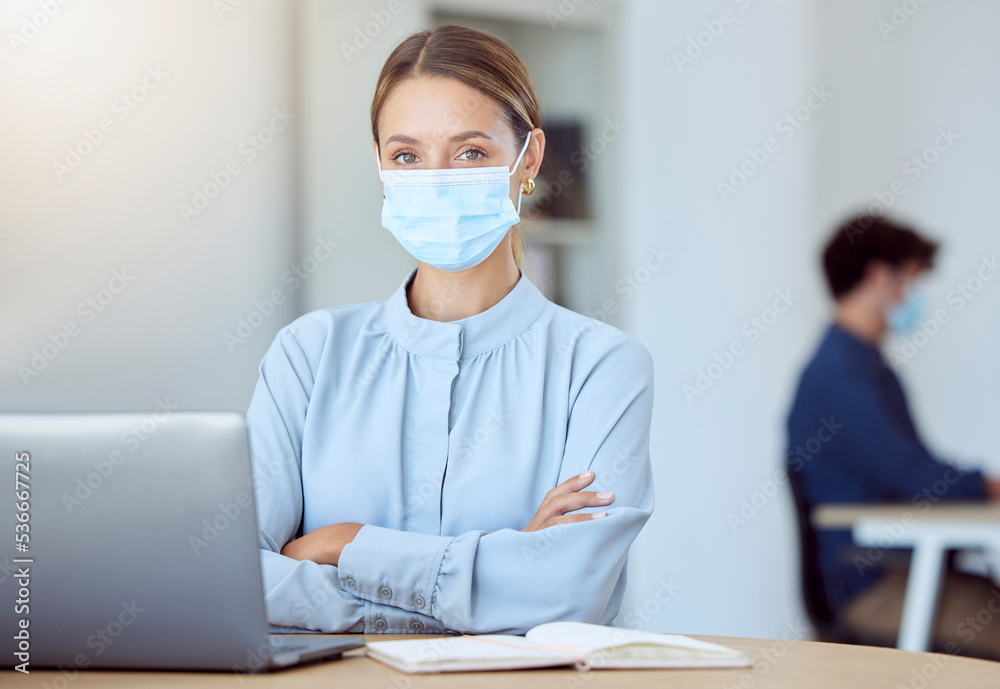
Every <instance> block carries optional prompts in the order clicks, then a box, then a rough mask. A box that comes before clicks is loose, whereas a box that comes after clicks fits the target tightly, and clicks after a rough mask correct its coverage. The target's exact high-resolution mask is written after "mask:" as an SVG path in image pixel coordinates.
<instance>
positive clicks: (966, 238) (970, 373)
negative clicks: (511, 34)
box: [619, 0, 1000, 637]
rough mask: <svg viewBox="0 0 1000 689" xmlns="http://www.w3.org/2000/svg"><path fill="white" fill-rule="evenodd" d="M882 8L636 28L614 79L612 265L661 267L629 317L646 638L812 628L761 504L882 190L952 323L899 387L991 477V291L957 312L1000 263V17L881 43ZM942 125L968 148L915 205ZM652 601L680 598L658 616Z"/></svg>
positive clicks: (775, 517) (775, 518)
mask: <svg viewBox="0 0 1000 689" xmlns="http://www.w3.org/2000/svg"><path fill="white" fill-rule="evenodd" d="M893 4H894V3H893V2H890V1H888V0H884V1H883V0H879V1H878V2H862V1H861V0H855V1H852V2H839V3H825V2H812V3H802V2H792V1H791V0H786V1H783V2H773V3H760V2H749V3H747V2H742V1H740V2H730V1H729V0H724V1H723V0H715V1H713V2H711V3H703V2H671V3H659V2H652V1H637V2H634V3H632V4H631V5H630V7H631V10H632V11H631V13H630V21H629V23H628V26H629V28H628V32H629V35H630V40H629V41H627V44H628V45H629V46H630V51H629V57H628V59H627V60H626V62H627V64H628V69H627V70H626V79H627V83H628V87H627V92H628V94H629V97H628V103H629V107H630V113H631V116H632V117H633V118H634V119H635V120H636V122H637V126H636V127H635V128H634V131H633V132H631V136H629V137H628V141H627V147H628V148H627V150H628V154H627V155H626V159H627V160H628V161H629V166H628V174H630V177H629V179H628V180H627V181H626V184H625V188H626V189H628V190H629V193H628V201H627V203H626V205H627V207H628V208H629V211H628V213H627V215H626V217H625V219H624V221H623V223H622V226H623V227H624V228H626V230H627V232H626V234H625V236H624V237H623V241H624V242H625V243H626V245H627V247H628V248H627V249H626V250H625V255H626V257H629V256H630V257H632V266H631V267H634V266H635V265H637V264H638V262H639V259H640V257H641V256H642V255H644V253H645V251H646V249H647V247H648V246H650V245H653V244H655V243H658V242H664V243H666V244H667V246H668V248H669V249H670V250H671V251H673V252H674V258H673V259H672V263H671V264H670V265H669V266H668V267H667V269H666V270H665V271H663V272H662V274H660V275H657V276H655V277H654V278H653V279H652V280H650V282H649V283H648V286H647V287H646V288H644V289H643V290H642V291H641V292H639V294H638V295H637V296H636V298H635V299H633V300H631V301H630V303H629V304H628V307H629V312H628V316H629V317H628V319H627V321H626V323H627V328H628V329H630V330H632V331H633V332H635V333H636V334H637V335H638V336H639V337H640V338H641V339H642V340H643V341H644V342H645V343H646V344H647V346H649V348H650V349H651V350H652V352H653V356H654V358H655V361H656V366H657V392H656V411H655V417H654V422H653V425H654V433H653V447H652V453H653V457H654V462H655V465H656V468H655V480H656V495H657V508H656V511H655V513H654V515H653V518H652V519H651V522H650V524H649V526H648V527H647V528H646V530H645V531H644V532H643V533H642V534H640V537H639V540H638V542H637V545H636V547H635V548H634V549H633V566H632V567H633V568H632V570H631V572H632V576H631V578H630V587H629V592H628V596H629V598H628V603H627V605H626V607H625V611H626V614H627V612H628V611H630V610H633V609H634V608H635V606H644V605H645V606H648V608H647V609H648V610H650V611H653V612H655V614H654V615H651V616H649V618H648V619H643V618H638V619H641V620H642V621H643V623H644V624H645V626H646V628H648V629H655V630H659V631H682V632H702V633H714V634H733V635H748V636H766V637H780V636H782V635H783V634H785V633H786V631H787V630H788V627H787V626H786V625H787V624H788V623H789V622H794V623H798V622H800V621H804V619H805V617H804V614H803V613H802V610H801V607H800V602H799V593H798V571H797V560H796V557H797V551H796V545H795V533H794V521H793V513H792V511H791V505H790V501H789V500H788V497H787V495H786V492H785V491H786V488H784V487H781V490H780V492H778V493H777V495H776V496H775V497H774V498H772V499H767V498H766V495H764V493H767V492H770V490H771V489H770V487H769V486H767V485H764V486H763V487H762V486H761V485H760V484H758V482H760V481H763V482H765V484H766V482H767V480H768V479H769V478H773V476H774V472H775V471H777V470H778V468H779V467H780V461H781V456H782V451H783V421H784V418H785V414H786V412H787V408H788V405H789V403H790V398H791V394H792V386H793V385H794V382H795V380H796V378H797V375H798V372H799V371H800V369H801V366H802V365H803V364H804V361H805V359H806V358H807V357H808V356H809V355H810V354H811V353H812V350H813V347H814V346H815V342H816V339H817V338H818V337H819V335H820V334H821V330H822V328H823V326H824V324H825V322H826V320H827V318H828V314H829V303H828V300H827V297H826V294H825V291H824V287H823V283H822V277H821V272H820V263H819V252H820V250H821V247H822V244H823V242H824V241H825V239H826V238H827V236H828V233H829V232H830V231H832V229H833V227H834V225H835V223H836V222H837V221H838V220H840V219H841V218H842V217H843V216H844V215H845V214H847V213H848V212H850V211H852V210H853V209H855V208H856V207H857V206H858V205H860V204H861V203H862V202H868V201H870V200H871V198H872V197H871V194H872V192H873V191H876V190H882V189H885V188H888V185H889V184H890V183H891V182H892V180H893V179H896V178H899V177H901V178H903V179H904V180H907V183H908V188H909V189H910V193H908V194H907V195H905V196H904V197H902V198H901V199H900V200H899V201H898V202H897V203H896V206H895V208H893V210H897V209H898V211H900V213H899V215H900V217H901V218H903V219H907V220H911V221H913V222H914V223H916V224H917V226H918V227H919V228H920V229H923V230H925V231H926V232H927V233H928V234H932V235H933V236H936V237H938V238H940V239H942V240H943V241H944V243H945V250H944V251H943V255H942V257H941V258H942V260H941V264H940V268H939V270H937V271H936V273H935V277H934V279H933V281H932V282H931V283H930V285H929V287H930V289H931V297H932V302H933V308H946V309H948V311H949V313H950V314H951V316H952V318H951V320H950V321H949V323H948V324H946V325H945V326H944V327H942V328H941V329H940V331H939V332H938V334H937V335H936V336H935V337H933V338H930V339H928V340H927V341H926V342H927V344H926V346H924V347H922V348H919V349H918V353H917V355H916V356H914V357H913V358H912V360H911V361H910V362H909V363H907V364H906V365H905V366H903V367H902V371H901V374H902V376H903V377H904V383H905V384H908V387H909V389H910V392H911V402H912V404H913V407H914V409H915V411H916V413H917V416H918V421H919V422H922V429H923V430H924V431H925V432H926V435H927V436H928V439H929V441H930V442H931V443H932V445H933V446H934V447H935V448H937V449H939V450H940V451H941V453H942V454H944V455H946V456H949V457H954V456H958V457H961V458H963V459H970V460H974V459H984V457H988V456H989V455H992V461H993V463H992V467H993V468H994V470H995V471H1000V463H998V462H1000V452H997V450H996V447H997V442H996V440H997V436H996V432H995V430H994V429H995V421H994V419H995V417H996V413H997V409H998V407H1000V405H998V399H1000V393H998V392H997V387H996V380H997V379H998V372H1000V370H998V369H1000V363H998V361H997V359H996V357H995V355H994V354H995V351H996V344H995V343H996V341H997V338H998V336H1000V332H998V326H1000V319H998V318H997V314H998V313H1000V310H998V308H997V307H998V306H1000V280H995V281H993V282H992V283H985V285H984V286H983V288H982V290H981V292H980V293H979V295H977V296H976V298H975V299H974V300H972V301H969V302H967V303H966V304H965V308H964V309H962V310H961V311H959V310H958V308H957V301H958V300H957V298H956V297H954V295H953V297H952V299H953V301H952V302H949V300H948V293H949V290H952V289H953V288H954V287H955V285H956V284H957V283H960V282H961V283H965V282H966V280H968V279H969V278H971V277H973V276H974V274H975V271H976V269H977V268H978V266H979V265H980V260H981V259H982V258H983V257H991V256H993V255H994V254H1000V251H998V249H1000V246H998V244H1000V233H998V232H997V230H996V227H997V214H998V212H1000V211H998V210H997V208H996V205H995V203H993V202H992V200H991V199H993V198H995V188H996V186H997V181H998V180H997V177H998V174H1000V173H998V172H997V168H996V165H995V159H996V156H997V151H998V143H1000V142H998V136H1000V135H998V134H997V131H996V126H995V124H996V122H997V121H998V114H1000V113H998V112H997V110H998V108H1000V97H998V96H997V94H996V91H995V89H991V88H990V87H989V86H988V85H989V84H993V83H995V82H996V78H997V68H996V65H997V64H998V57H1000V56H998V51H1000V46H998V44H997V43H996V41H995V38H994V37H993V36H992V33H993V32H992V27H995V26H996V24H997V20H998V19H1000V16H998V14H1000V7H998V6H996V4H995V3H989V2H985V1H983V2H973V1H966V2H956V3H947V4H945V3H928V4H927V5H926V6H924V7H923V8H922V9H921V10H920V11H919V12H918V13H917V14H916V15H914V16H913V17H911V18H910V19H909V20H908V21H907V22H906V23H905V24H903V26H902V27H901V30H900V31H898V32H892V33H891V34H890V35H889V36H888V38H883V36H882V34H881V33H880V31H879V28H878V27H879V25H878V21H879V19H887V20H888V19H891V15H892V12H893ZM742 6H746V9H745V10H742V9H740V8H741V7H742ZM723 9H730V10H731V11H732V13H733V15H732V17H733V21H732V23H731V24H728V25H725V26H724V30H723V31H722V32H721V35H719V36H718V37H713V38H712V42H711V44H710V45H709V46H708V47H707V48H705V49H704V50H703V54H702V55H700V56H699V57H697V58H696V59H695V61H694V63H693V64H690V65H686V66H685V67H684V69H683V70H682V71H679V70H678V68H677V67H676V65H675V63H674V61H673V60H672V59H671V58H672V53H673V52H674V51H675V50H683V49H684V47H685V45H686V42H687V39H688V37H691V36H696V35H697V34H698V33H699V32H700V31H703V30H704V29H705V26H704V24H703V22H705V21H709V22H711V21H712V20H713V19H716V18H718V17H719V15H720V12H721V11H722V10H723ZM716 30H718V27H716ZM705 42H706V43H709V41H708V40H707V39H706V40H705ZM812 85H816V86H821V85H825V87H826V89H827V91H830V92H832V93H833V95H832V96H830V97H829V99H828V102H827V103H826V104H824V105H823V106H822V108H820V109H818V110H816V111H814V112H813V114H812V115H811V116H810V118H809V121H808V122H806V123H805V124H804V125H803V126H802V128H801V129H798V130H796V134H795V135H794V136H793V137H792V138H791V139H789V140H785V139H784V138H783V137H781V136H779V137H778V141H779V143H780V148H779V150H778V151H777V153H776V154H774V155H773V156H772V157H771V159H770V160H769V161H768V162H767V163H766V164H765V165H764V166H763V167H762V168H761V169H760V170H759V171H758V172H757V173H756V174H755V175H754V176H752V177H751V178H750V179H749V181H748V182H747V183H746V185H745V186H744V187H743V188H741V189H740V190H739V191H738V192H737V193H736V194H734V195H732V196H731V197H730V198H729V200H728V202H723V201H722V200H721V198H720V195H719V194H718V193H715V183H716V181H717V180H719V179H720V178H722V177H723V176H725V175H727V171H728V169H729V166H730V165H732V164H739V163H740V161H742V160H744V159H745V158H746V155H747V154H746V153H745V151H746V149H747V147H751V146H753V147H757V146H760V145H761V143H762V141H763V139H764V138H765V137H766V136H769V135H770V136H774V135H775V133H776V132H775V130H774V123H775V120H776V119H777V118H778V117H780V116H781V115H782V114H783V113H785V112H786V111H789V110H793V109H794V108H795V107H796V106H798V105H800V104H802V103H803V102H805V98H806V96H807V95H808V92H809V90H810V87H811V86H812ZM814 102H816V101H814ZM948 126H952V127H953V128H954V130H955V131H956V132H958V133H960V134H961V135H962V137H963V138H962V139H961V140H959V141H958V142H956V144H955V145H954V147H953V148H952V149H950V150H949V151H948V152H946V153H944V154H942V156H941V158H940V160H939V161H938V162H937V163H935V164H934V165H933V166H932V167H931V168H930V170H928V172H927V173H926V174H925V175H923V177H922V179H920V180H919V181H917V182H912V183H911V182H910V178H908V177H906V176H905V175H903V174H902V172H901V166H902V165H903V163H904V162H905V161H906V160H907V159H908V158H910V157H911V156H912V155H914V154H918V153H920V152H921V151H922V150H923V149H924V148H925V147H927V146H929V145H932V143H933V141H934V138H935V136H936V133H935V132H936V129H937V128H938V127H948ZM629 268H630V266H629V265H628V259H626V265H625V268H624V269H625V270H628V269H629ZM971 287H973V288H974V287H977V285H976V284H975V283H973V284H972V285H971ZM779 288H791V289H792V290H793V291H794V292H795V293H796V294H798V295H801V297H800V299H799V300H798V301H796V302H795V303H794V305H793V306H792V307H791V308H790V309H789V310H788V312H787V313H785V314H783V315H780V316H779V317H778V319H777V321H776V322H775V323H774V325H773V327H771V328H770V329H769V330H768V331H767V332H765V333H763V335H762V336H761V337H760V338H759V340H758V341H757V342H754V343H750V342H749V339H750V338H749V337H746V336H742V335H741V327H742V324H743V323H744V322H745V321H746V319H748V318H750V317H752V316H754V315H756V314H760V313H761V311H762V310H763V309H765V308H766V307H767V306H768V304H769V301H770V299H771V297H772V295H773V294H774V291H775V290H776V289H779ZM732 341H739V342H742V343H743V344H744V345H746V349H745V353H744V354H743V356H741V357H739V358H736V359H735V360H734V363H733V365H732V366H731V367H730V368H729V369H727V370H725V371H724V372H723V373H722V375H721V377H719V378H718V380H716V381H714V382H713V384H712V386H711V388H710V389H708V390H707V391H706V392H705V394H704V395H703V396H699V397H697V398H695V401H694V403H693V404H689V403H688V401H687V400H686V399H685V395H684V393H683V392H682V386H683V385H684V384H693V383H694V381H695V375H696V372H697V371H698V370H699V369H705V368H706V367H707V366H708V365H709V364H711V363H712V362H713V357H714V355H715V354H716V353H718V352H722V350H723V349H724V348H725V347H726V346H727V345H728V344H729V343H730V342H732ZM755 494H757V495H756V497H757V499H758V504H759V505H762V506H761V507H759V508H758V509H757V511H756V514H754V515H753V516H752V518H751V519H749V520H748V521H747V523H746V524H745V525H741V526H739V528H737V529H736V530H735V533H734V530H733V529H732V528H730V526H729V525H727V515H729V514H731V513H735V514H736V515H737V516H739V512H738V510H739V508H740V506H741V501H742V500H743V499H747V500H753V499H754V496H755ZM664 580H665V581H667V582H668V583H669V582H670V580H673V582H674V583H675V584H676V585H678V586H679V587H680V589H679V590H678V591H676V593H675V594H674V596H673V598H671V599H670V600H669V602H668V603H666V604H661V603H659V602H658V600H657V595H660V597H661V598H664V597H665V596H664V594H663V593H662V591H663V589H662V588H661V587H662V584H661V582H662V581H664ZM623 619H627V618H622V617H620V618H619V621H622V620H623ZM633 619H636V618H633Z"/></svg>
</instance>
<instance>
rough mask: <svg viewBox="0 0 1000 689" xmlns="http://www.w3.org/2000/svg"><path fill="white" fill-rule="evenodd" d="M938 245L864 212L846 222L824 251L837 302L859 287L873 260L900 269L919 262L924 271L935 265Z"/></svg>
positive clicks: (896, 224) (828, 274)
mask: <svg viewBox="0 0 1000 689" xmlns="http://www.w3.org/2000/svg"><path fill="white" fill-rule="evenodd" d="M937 250H938V243H937V242H934V241H931V240H930V239H927V238H925V237H922V236H920V235H919V234H917V233H916V232H915V231H913V230H912V229H911V228H909V227H907V226H905V225H901V224H899V223H896V222H893V221H892V220H888V219H886V218H884V217H882V216H878V215H870V214H867V213H862V214H860V215H856V216H854V217H853V218H850V219H849V220H846V221H844V223H842V224H841V225H840V227H838V228H837V230H836V231H835V232H834V233H833V236H832V237H830V240H829V241H828V242H827V244H826V248H825V249H824V250H823V270H824V271H825V272H826V283H827V286H828V287H829V288H830V293H831V294H832V295H833V298H834V299H839V298H840V297H841V296H843V295H845V294H847V293H848V292H850V291H851V290H852V289H854V288H855V287H857V286H858V284H860V283H861V281H862V280H863V279H864V277H865V270H866V269H867V268H868V264H869V263H870V262H871V261H883V262H885V263H887V264H889V265H890V266H893V267H897V268H898V267H900V266H902V265H903V264H904V263H907V262H909V261H917V262H918V263H920V264H922V265H923V267H924V268H925V269H929V268H931V267H933V265H934V256H935V254H936V253H937Z"/></svg>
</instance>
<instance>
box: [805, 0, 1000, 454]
mask: <svg viewBox="0 0 1000 689" xmlns="http://www.w3.org/2000/svg"><path fill="white" fill-rule="evenodd" d="M823 7H824V13H823V25H824V26H826V27H828V31H827V32H826V34H825V37H824V38H825V40H824V43H823V54H824V65H825V67H824V71H825V73H826V75H827V76H828V78H829V80H830V81H831V82H832V83H834V84H836V85H837V87H838V88H839V91H840V92H841V93H842V94H843V99H842V101H841V105H842V106H843V107H841V108H839V109H837V110H836V111H831V117H830V118H828V119H826V120H824V121H823V123H822V124H823V126H824V128H825V129H824V132H823V141H824V149H823V154H822V161H823V165H822V166H821V169H820V174H821V179H820V185H819V190H820V196H819V199H818V201H819V210H820V213H821V215H822V217H824V218H831V219H832V218H835V217H838V216H839V214H840V213H842V211H843V210H844V209H845V208H854V207H856V206H858V205H861V204H862V203H864V204H870V203H872V202H873V201H874V200H875V198H874V195H873V193H874V192H876V191H878V192H880V193H882V194H885V192H886V191H887V190H889V185H890V184H891V182H892V181H893V180H897V179H898V180H901V181H902V182H903V183H904V185H905V189H906V190H907V191H906V193H905V194H904V195H902V196H901V197H899V198H898V199H897V200H896V201H895V202H894V204H893V207H892V208H890V213H895V214H896V215H898V216H899V217H900V218H903V219H905V220H907V221H910V222H912V223H913V224H914V225H915V226H916V227H917V228H918V229H919V230H922V231H924V232H925V233H926V234H928V235H930V236H932V237H934V238H936V239H938V240H939V241H941V243H942V245H943V246H942V250H941V252H940V254H939V264H938V266H937V268H936V269H935V270H934V271H933V273H931V274H930V275H929V276H928V277H929V280H928V284H927V291H928V296H929V301H930V302H931V303H930V306H929V310H930V311H931V312H934V311H937V310H938V309H943V310H944V311H945V314H946V316H947V319H948V320H947V322H946V323H944V324H943V325H942V327H941V328H940V330H939V331H938V332H937V333H936V334H935V335H934V336H933V337H924V336H923V335H917V336H914V342H915V344H914V347H913V348H912V349H909V348H907V349H905V350H904V349H902V344H901V343H896V344H894V345H893V346H892V347H891V348H890V351H894V352H896V351H898V352H900V354H901V355H904V354H905V355H907V357H908V361H907V363H906V364H904V365H901V366H900V367H899V368H900V373H901V376H902V377H903V383H904V385H906V386H907V389H908V390H909V392H910V393H911V395H910V397H911V403H912V406H913V407H914V411H915V413H916V414H917V416H918V421H919V422H920V424H921V429H922V430H923V431H924V432H925V434H926V435H927V436H928V441H929V442H930V444H931V445H932V446H933V447H934V448H935V449H936V450H937V451H938V452H939V453H940V454H942V455H943V456H947V457H950V458H958V459H963V460H967V461H968V462H969V463H982V464H986V465H987V466H988V467H990V468H991V469H992V470H993V471H994V472H997V473H1000V451H998V434H997V431H996V419H997V410H998V409H1000V387H998V386H997V381H998V380H1000V361H998V360H997V357H996V352H997V342H998V341H1000V275H997V276H996V278H997V279H992V280H989V281H986V282H982V283H980V282H978V280H979V279H980V278H979V276H978V275H977V271H978V270H979V269H980V268H981V267H982V265H983V264H982V260H983V259H984V258H987V259H990V258H992V257H997V258H1000V230H998V227H1000V208H998V206H997V204H996V202H995V199H996V197H997V188H998V187H1000V168H998V167H997V162H996V161H997V155H998V152H1000V131H998V129H997V122H1000V93H998V92H997V89H996V88H994V87H993V85H995V84H996V83H997V77H998V72H1000V70H998V67H997V65H1000V43H998V42H997V40H996V31H995V29H996V27H997V26H998V25H1000V5H998V4H997V3H995V2H990V1H989V0H961V1H960V2H950V3H947V4H945V3H927V4H926V5H924V6H923V7H922V9H920V11H919V12H918V13H916V14H915V15H913V16H912V18H908V19H907V21H906V23H905V24H903V25H902V26H901V27H900V29H899V31H892V32H887V34H886V37H885V38H883V34H882V32H880V31H879V29H878V22H879V21H880V20H886V19H891V18H892V9H891V3H886V2H876V3H870V2H862V1H860V0H852V1H851V2H847V3H839V4H838V5H837V6H836V7H834V6H830V5H824V6H823ZM904 16H905V15H904ZM939 128H943V129H945V130H947V129H949V128H951V129H952V131H953V132H954V133H955V134H958V135H960V137H961V138H959V139H957V140H956V141H955V142H954V143H953V145H952V146H951V147H950V148H948V150H946V151H944V152H940V153H938V152H932V153H931V154H930V155H928V160H933V159H934V158H935V156H937V157H938V158H937V160H934V161H933V162H931V163H929V164H926V167H927V170H926V171H924V170H920V169H919V168H915V167H914V166H913V165H912V164H911V166H910V167H909V168H907V170H904V169H903V165H904V164H905V163H907V161H909V160H910V159H911V158H912V157H913V156H915V155H917V156H923V152H924V150H925V149H927V148H928V147H931V146H933V145H934V142H935V140H936V139H937V138H938V136H939V135H938V133H937V130H938V129H939ZM942 143H943V140H942ZM942 148H944V146H942ZM913 170H918V171H919V174H920V176H919V178H916V172H913ZM831 222H832V220H831ZM990 272H991V271H990ZM984 274H987V273H986V272H985V271H984ZM967 282H968V283H969V285H968V290H969V291H967V292H966V293H967V294H969V295H971V296H972V299H967V298H966V297H965V296H963V295H962V293H961V292H959V291H958V290H956V286H957V285H963V286H965V285H966V283H967ZM976 289H978V290H979V291H978V292H974V291H972V290H976Z"/></svg>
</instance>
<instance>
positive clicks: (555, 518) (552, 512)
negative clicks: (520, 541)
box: [521, 469, 612, 531]
mask: <svg viewBox="0 0 1000 689" xmlns="http://www.w3.org/2000/svg"><path fill="white" fill-rule="evenodd" d="M593 480H594V472H593V471H590V470H589V469H588V470H587V471H585V472H583V473H582V474H580V475H579V476H574V477H573V478H571V479H567V480H565V481H563V482H562V483H560V484H559V485H558V486H556V487H555V488H553V489H552V490H550V491H549V492H548V493H546V494H545V499H544V500H542V504H541V506H540V507H539V508H538V511H537V512H535V518H534V519H532V520H531V523H530V524H528V525H527V526H526V527H524V528H523V529H521V531H539V530H541V529H544V528H546V527H549V526H555V525H556V524H567V523H569V522H583V521H588V520H590V519H598V518H600V517H605V516H607V512H584V513H582V514H566V512H572V511H573V510H578V509H580V508H581V507H588V506H590V505H607V504H609V503H610V502H611V499H612V495H611V493H610V492H607V491H605V492H596V491H592V490H588V491H582V490H580V489H581V488H584V487H585V486H588V485H590V482H591V481H593Z"/></svg>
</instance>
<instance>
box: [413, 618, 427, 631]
mask: <svg viewBox="0 0 1000 689" xmlns="http://www.w3.org/2000/svg"><path fill="white" fill-rule="evenodd" d="M423 628H424V623H423V622H421V621H420V620H413V622H410V629H412V630H413V631H415V632H419V631H420V630H421V629H423Z"/></svg>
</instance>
